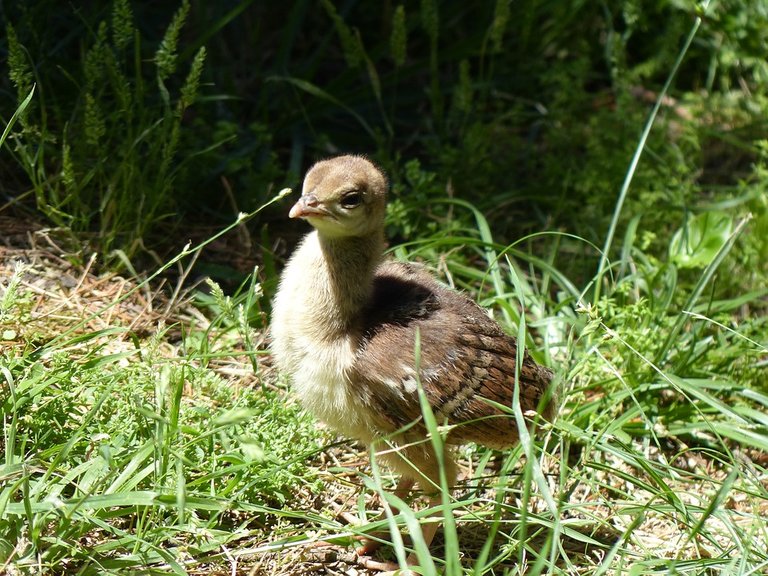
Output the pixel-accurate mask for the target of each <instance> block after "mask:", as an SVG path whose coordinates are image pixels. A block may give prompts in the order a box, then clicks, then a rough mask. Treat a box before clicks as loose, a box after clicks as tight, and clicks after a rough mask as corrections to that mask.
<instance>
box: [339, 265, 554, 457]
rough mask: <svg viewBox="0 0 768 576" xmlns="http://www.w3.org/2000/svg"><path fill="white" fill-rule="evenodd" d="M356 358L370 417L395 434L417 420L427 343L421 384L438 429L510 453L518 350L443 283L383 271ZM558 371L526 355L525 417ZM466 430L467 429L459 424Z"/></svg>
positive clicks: (398, 269) (404, 269) (413, 270)
mask: <svg viewBox="0 0 768 576" xmlns="http://www.w3.org/2000/svg"><path fill="white" fill-rule="evenodd" d="M374 286H375V288H374V296H373V298H372V300H371V305H370V308H369V309H368V310H366V311H365V313H364V314H363V315H362V318H365V324H364V325H363V326H360V330H361V332H362V334H363V338H362V342H361V349H360V353H359V354H358V360H357V362H356V363H355V366H354V368H353V373H352V374H351V375H350V377H351V380H352V382H353V383H354V385H355V386H356V387H359V390H360V392H361V396H362V397H363V398H365V399H366V401H367V403H368V404H369V405H370V408H371V413H372V417H373V418H376V419H377V420H378V421H380V423H381V422H384V423H386V428H387V429H389V430H390V431H395V430H397V429H398V428H401V427H403V426H405V425H407V424H410V423H412V422H414V421H416V420H418V419H419V417H420V416H421V407H420V404H419V400H418V392H417V384H416V381H417V380H416V372H415V370H414V366H415V358H414V344H415V334H416V330H417V329H418V331H419V333H420V339H421V355H420V358H419V365H420V373H419V380H420V382H421V385H422V386H423V388H424V392H425V394H426V397H427V399H428V401H429V403H430V405H431V407H432V410H433V412H434V413H435V416H436V417H437V419H438V421H439V422H440V423H443V422H446V423H448V424H452V425H459V426H457V427H456V428H454V429H453V431H452V432H451V435H450V437H449V438H450V439H451V440H452V441H455V442H465V441H474V442H479V443H482V444H485V445H488V446H493V447H504V446H509V445H510V444H513V443H514V442H515V441H516V440H517V427H516V425H515V422H514V419H513V418H511V417H510V415H509V414H508V413H505V412H503V411H501V410H499V409H498V408H497V407H495V406H493V404H492V403H490V402H487V401H486V400H485V399H488V400H491V401H492V402H496V403H498V404H502V405H505V406H510V407H511V405H512V395H513V393H514V386H515V363H516V357H517V344H516V341H515V339H514V338H512V337H511V336H509V335H507V334H505V333H504V332H503V331H502V330H501V328H500V327H499V326H498V324H496V322H494V321H493V320H492V319H490V318H489V317H488V316H487V314H486V313H485V311H483V310H482V309H481V308H480V307H479V306H477V305H476V304H475V303H474V302H472V301H471V300H469V299H468V298H466V297H464V296H462V295H461V294H458V293H456V292H454V291H452V290H449V289H447V288H444V287H443V286H441V285H440V284H438V283H437V282H436V281H435V280H434V279H433V278H432V277H431V276H430V275H429V274H427V273H425V272H423V271H421V270H420V269H419V268H418V267H416V266H414V265H409V264H402V263H394V262H392V263H387V264H384V265H383V266H381V267H380V268H379V270H378V271H377V274H376V277H375V281H374ZM551 379H552V373H551V371H549V370H548V369H547V368H543V367H541V366H538V365H537V364H536V363H535V362H534V361H533V360H532V359H531V358H530V356H529V355H528V354H527V353H526V354H525V356H524V358H523V365H522V369H521V372H520V387H519V390H520V403H521V406H522V409H523V411H527V410H536V409H537V408H538V407H539V402H540V399H541V397H542V396H543V395H544V394H545V393H546V392H547V388H548V386H549V383H550V381H551ZM461 424H463V425H461Z"/></svg>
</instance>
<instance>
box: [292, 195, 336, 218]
mask: <svg viewBox="0 0 768 576" xmlns="http://www.w3.org/2000/svg"><path fill="white" fill-rule="evenodd" d="M288 216H290V217H291V218H312V217H315V218H317V217H318V216H320V217H322V216H328V211H327V210H326V209H325V207H324V206H323V205H322V204H321V203H320V201H319V200H318V199H317V196H315V195H314V194H307V195H306V196H302V197H301V198H299V201H298V202H296V204H294V205H293V208H291V211H290V212H289V213H288Z"/></svg>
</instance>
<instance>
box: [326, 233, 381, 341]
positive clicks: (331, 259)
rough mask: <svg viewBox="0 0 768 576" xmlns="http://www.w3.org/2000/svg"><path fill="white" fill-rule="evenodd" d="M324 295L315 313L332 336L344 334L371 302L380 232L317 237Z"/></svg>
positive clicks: (379, 250) (379, 246) (379, 248)
mask: <svg viewBox="0 0 768 576" xmlns="http://www.w3.org/2000/svg"><path fill="white" fill-rule="evenodd" d="M317 240H318V245H319V247H320V252H321V254H322V261H323V263H322V266H321V267H320V270H318V272H320V273H321V274H322V275H324V276H326V278H324V279H323V280H324V281H323V280H321V282H322V284H324V285H325V290H323V292H325V294H324V295H323V296H324V297H323V302H322V305H321V310H318V312H320V313H321V314H322V315H323V316H325V318H324V320H325V322H327V326H328V327H329V328H330V329H331V331H332V332H337V333H339V332H345V331H347V330H348V329H349V327H350V325H351V324H353V323H354V321H355V319H356V318H357V317H358V316H359V314H360V313H361V311H362V310H363V309H364V308H365V306H366V305H367V304H368V302H369V300H370V298H371V291H372V288H373V275H374V271H375V270H376V267H377V266H378V264H379V262H380V260H381V257H382V253H383V251H384V234H383V231H377V232H374V233H372V234H369V235H366V236H351V237H328V236H326V235H321V234H319V233H318V235H317Z"/></svg>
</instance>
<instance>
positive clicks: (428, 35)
mask: <svg viewBox="0 0 768 576" xmlns="http://www.w3.org/2000/svg"><path fill="white" fill-rule="evenodd" d="M54 4H55V3H51V2H45V1H41V2H34V3H18V4H13V5H6V6H5V7H4V11H5V13H4V14H3V16H4V17H5V21H6V26H7V31H8V35H7V42H6V43H5V45H4V50H5V52H6V54H7V55H8V59H7V63H8V64H9V65H10V69H11V74H10V75H3V78H2V88H3V102H4V103H3V104H2V109H3V110H4V111H5V112H4V113H3V117H4V118H5V119H8V118H9V117H10V114H11V113H12V111H13V109H14V108H15V105H16V103H17V101H18V100H17V98H18V99H20V98H22V97H23V96H25V95H26V93H27V92H28V90H29V89H30V87H31V85H32V84H33V83H36V84H37V94H36V97H35V98H34V99H33V102H32V104H31V106H30V108H29V110H28V111H27V112H26V114H25V117H24V121H23V122H22V129H21V130H17V131H16V133H15V137H14V138H12V139H11V141H9V144H10V146H9V147H8V148H7V150H13V151H14V152H13V155H12V156H9V155H8V154H4V155H3V157H2V162H3V165H2V169H3V173H4V174H7V175H8V176H9V177H7V178H4V182H3V194H4V197H5V199H6V201H7V200H9V199H12V198H18V197H20V196H24V193H25V192H27V191H28V190H29V189H30V185H31V187H32V189H33V190H34V193H35V196H36V199H37V207H38V208H39V209H40V210H41V211H43V212H44V213H45V214H46V216H47V217H48V218H49V219H50V220H52V221H53V222H54V223H56V224H59V225H64V226H68V227H70V228H72V229H73V230H75V231H77V232H81V233H82V232H86V233H96V234H97V237H96V238H94V239H93V241H92V242H93V246H94V248H95V249H98V250H100V251H103V252H107V253H109V251H110V250H113V249H116V248H119V249H121V250H124V251H125V252H126V253H127V254H128V255H129V256H130V257H133V256H134V255H136V254H140V253H142V251H143V250H145V249H146V244H150V245H151V246H157V238H158V237H160V238H163V239H167V238H168V237H169V235H168V231H169V229H170V230H175V232H174V234H172V235H171V237H173V236H174V235H176V234H178V235H179V237H180V239H181V238H182V237H183V236H184V234H183V228H182V224H181V222H189V221H192V222H194V221H195V220H198V221H199V220H205V221H210V220H211V219H212V218H213V219H219V220H220V221H222V222H225V221H228V220H229V219H230V218H231V217H232V213H233V211H235V210H242V211H250V210H253V209H254V208H255V207H256V206H259V205H261V204H262V203H263V202H264V201H265V200H266V199H267V198H269V197H270V196H271V195H272V194H273V193H274V192H275V191H276V190H275V187H277V186H280V187H282V186H283V185H290V186H293V187H296V186H297V185H298V183H299V178H300V175H301V174H302V173H303V171H304V170H305V169H306V167H307V166H308V165H309V164H310V163H311V162H312V161H314V160H316V159H318V158H322V157H326V156H328V155H332V154H335V153H338V152H349V151H352V152H361V153H366V154H369V155H371V156H372V157H373V158H375V159H376V160H377V161H378V162H380V163H381V164H382V165H383V166H384V167H385V168H386V169H387V170H389V171H390V173H391V174H392V179H393V182H394V189H395V191H396V193H398V194H399V195H402V204H403V205H400V204H397V205H396V209H395V210H393V218H392V222H393V226H394V228H393V230H392V231H393V232H395V233H399V234H400V237H401V238H403V237H407V236H408V235H409V234H410V232H411V230H412V229H413V227H414V226H416V225H418V226H422V227H423V226H426V225H427V224H426V223H425V222H424V220H425V219H428V218H429V216H425V215H424V214H423V213H424V212H426V210H425V209H424V206H425V205H426V204H428V203H429V201H430V200H432V199H434V198H436V197H441V196H445V195H446V194H451V195H454V196H455V197H458V198H465V199H468V200H470V201H472V202H473V203H475V204H476V205H477V206H478V207H479V208H480V209H481V210H482V211H484V212H486V213H489V214H490V217H491V219H492V222H491V224H492V226H493V229H494V231H495V232H496V233H497V234H498V235H499V237H500V238H501V239H502V240H512V239H514V238H516V237H519V236H520V235H521V234H522V233H524V232H527V231H532V230H540V229H543V228H547V229H561V230H565V231H568V232H571V233H574V234H577V235H580V236H582V237H583V238H585V239H587V240H590V241H593V242H595V241H597V242H599V239H600V238H603V237H604V235H605V232H606V229H607V225H608V219H609V216H610V213H611V211H612V209H613V206H614V205H615V202H616V197H617V192H618V189H619V187H620V185H621V182H622V179H623V177H624V175H625V173H626V170H627V165H628V161H629V159H630V158H631V155H632V152H633V150H634V148H635V147H636V145H637V139H638V136H639V133H640V129H641V127H642V125H643V123H644V121H645V120H646V118H647V116H648V112H649V110H650V106H651V104H652V103H653V102H654V100H655V98H656V96H657V95H658V94H659V92H660V89H661V86H662V85H663V83H664V81H665V79H666V77H667V75H668V74H669V71H670V69H671V68H672V65H673V64H674V61H675V59H676V57H677V55H678V52H679V49H680V47H681V45H682V43H683V40H684V39H685V36H686V35H687V33H688V30H689V29H690V27H691V25H692V22H693V20H694V18H695V16H696V15H697V10H698V8H697V7H696V6H697V5H695V4H694V3H690V4H687V3H673V2H656V3H626V2H608V3H584V4H571V3H564V2H552V1H542V0H535V1H534V0H528V1H525V2H521V3H515V4H514V5H509V4H507V3H506V2H496V3H491V2H476V3H467V2H434V1H424V2H420V3H419V4H418V5H417V4H415V3H412V4H407V5H406V4H403V5H400V4H396V3H392V2H384V3H370V2H339V3H337V4H332V3H331V2H329V1H325V2H319V3H317V2H307V1H303V2H302V1H300V2H294V3H291V4H290V6H288V5H285V6H283V5H275V4H269V5H265V4H263V3H257V2H228V3H220V2H216V3H211V2H194V1H193V2H191V3H189V4H188V5H187V4H183V5H182V8H178V7H175V6H174V7H172V6H171V5H168V4H165V5H162V6H159V5H155V4H151V3H134V4H130V3H126V2H116V3H114V4H113V3H110V2H89V3H86V4H83V5H80V6H78V7H73V6H69V7H67V8H62V7H61V6H60V5H59V4H55V5H54ZM177 9H178V10H179V12H183V15H185V16H186V18H183V17H182V18H177V20H176V21H175V22H176V24H175V25H173V24H171V23H172V22H174V15H175V14H177V12H176V10H177ZM767 23H768V16H766V14H765V10H764V8H761V7H760V5H759V3H750V4H747V5H743V6H742V5H741V4H740V3H734V2H720V3H717V4H716V5H714V6H712V7H711V8H710V9H709V10H708V11H707V13H706V19H705V21H704V25H703V26H702V28H701V29H700V31H699V33H698V35H697V37H696V39H695V42H694V44H693V45H692V47H691V49H690V50H689V51H688V53H687V54H686V55H685V61H684V63H683V66H682V68H681V71H680V74H679V75H678V77H677V78H675V79H674V82H673V85H672V89H671V91H670V94H669V95H668V96H669V99H668V100H667V101H666V103H665V105H664V106H663V107H662V112H661V117H660V119H659V122H658V126H657V127H656V128H655V129H654V131H653V134H652V137H651V141H650V144H649V148H648V150H647V151H646V161H644V162H642V163H641V165H640V168H639V170H638V172H637V174H636V176H635V182H634V185H633V190H634V193H633V194H632V195H631V196H630V198H629V202H628V205H627V207H626V209H625V211H624V213H625V214H626V216H625V218H624V220H625V221H626V220H628V219H629V218H631V217H633V216H636V215H645V214H648V213H650V215H649V216H647V218H648V219H649V220H651V221H652V222H653V225H654V228H655V229H658V227H659V226H661V227H668V228H670V229H673V228H676V227H678V226H679V225H680V223H681V222H682V221H683V220H684V218H685V216H686V214H687V213H689V212H690V211H692V210H693V211H695V210H698V209H700V208H701V206H702V204H704V203H706V204H712V203H713V202H718V201H720V200H721V199H724V198H732V197H734V196H740V192H739V190H738V186H739V183H740V182H743V181H746V180H749V179H750V178H752V177H753V176H754V171H753V166H754V163H755V160H756V159H757V158H758V155H759V151H758V147H757V145H756V142H757V141H758V140H759V139H761V138H763V137H765V133H766V125H765V120H764V119H765V114H764V113H763V112H764V110H765V77H766V76H768V67H767V66H766V63H765V57H766V54H765V51H766V48H765V46H766V44H767V43H768V38H766V36H767V35H768V32H766V29H768V26H766V24H767ZM201 48H204V49H205V54H204V55H203V54H201V52H200V49H201ZM196 58H197V60H196ZM185 86H186V96H185V94H184V87H185ZM185 98H186V100H185ZM193 102H194V104H193ZM409 162H411V164H410V167H408V166H409V164H408V163H409ZM415 162H418V164H415ZM744 201H746V200H744ZM280 215H282V213H281V214H280ZM575 215H578V217H577V218H574V216H575ZM180 218H181V220H180ZM148 239H150V240H151V242H149V241H148ZM142 243H144V244H145V246H144V248H142Z"/></svg>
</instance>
